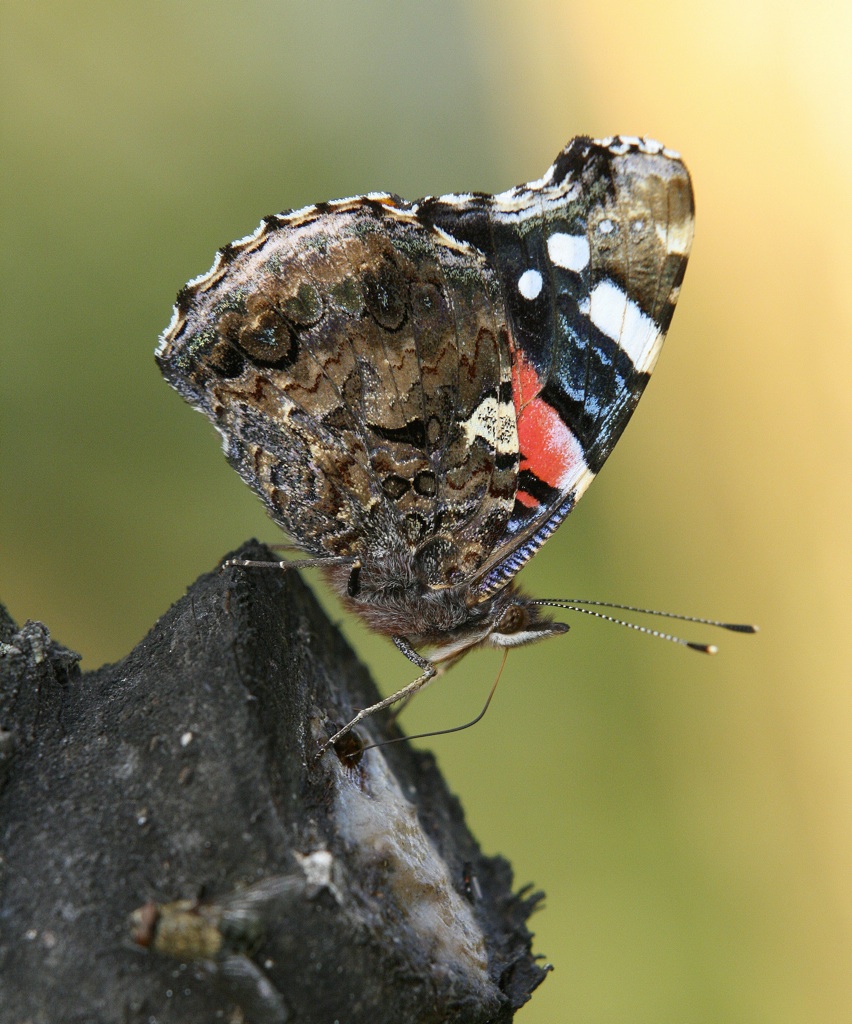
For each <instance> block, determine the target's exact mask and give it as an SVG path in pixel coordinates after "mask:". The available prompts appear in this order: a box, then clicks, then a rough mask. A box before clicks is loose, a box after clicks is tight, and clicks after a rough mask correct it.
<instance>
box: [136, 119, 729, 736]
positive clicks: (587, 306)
mask: <svg viewBox="0 0 852 1024" xmlns="http://www.w3.org/2000/svg"><path fill="white" fill-rule="evenodd" d="M693 212H694V206H693V196H692V188H691V184H690V178H689V174H688V172H687V170H686V167H685V166H684V164H683V162H682V161H681V159H680V157H679V155H678V154H677V153H675V152H673V151H672V150H670V149H667V148H665V147H664V146H663V145H662V144H660V143H658V142H654V141H652V140H650V139H639V138H634V137H627V136H616V137H613V138H607V139H598V140H593V139H590V138H575V139H573V140H572V141H571V142H570V143H569V144H568V145H567V146H566V147H565V148H564V149H563V150H562V152H561V153H560V154H559V155H558V156H557V158H556V160H555V161H554V163H553V164H552V166H551V167H550V168H548V170H547V171H546V172H545V174H544V175H543V176H542V177H541V178H540V179H539V180H537V181H532V182H528V183H527V184H524V185H519V186H517V187H516V188H512V189H510V190H508V191H506V192H502V193H499V194H497V195H488V194H485V193H479V192H473V193H462V194H449V195H443V196H429V197H426V198H424V199H420V200H417V201H415V202H407V201H405V200H403V199H401V198H399V197H398V196H395V195H391V194H389V193H385V192H372V193H369V194H367V195H363V196H358V197H355V198H349V199H340V200H334V201H331V202H325V203H318V204H315V205H311V206H307V207H305V208H303V209H299V210H293V211H289V212H286V213H280V214H276V215H274V216H271V217H267V218H265V219H264V220H263V221H262V222H261V224H260V226H259V227H258V229H257V230H256V231H255V232H254V233H253V234H252V235H249V236H247V237H246V238H243V239H241V240H239V241H237V242H234V243H232V244H231V245H227V246H225V247H224V248H223V249H221V250H220V251H219V253H218V254H217V257H216V262H215V263H214V265H213V267H212V268H211V270H210V271H209V272H208V273H207V274H205V275H203V276H202V277H199V278H196V279H195V280H194V281H191V282H190V283H189V284H188V285H187V286H186V287H185V288H184V289H183V290H182V291H181V292H180V293H179V295H178V298H177V303H176V305H175V310H174V315H173V318H172V322H171V324H170V325H169V327H168V329H167V330H166V331H165V332H164V334H163V336H162V338H161V342H160V346H159V348H158V349H157V353H156V358H157V361H158V363H159V365H160V368H161V370H162V372H163V374H164V376H165V378H166V380H167V381H168V382H169V383H170V384H171V385H172V386H173V387H175V388H176V389H177V391H179V392H180V394H181V395H183V397H184V398H186V399H187V400H188V401H189V402H190V403H191V404H192V405H193V406H195V407H196V408H197V409H199V410H201V411H202V412H204V413H205V414H206V415H207V416H208V417H209V418H210V419H211V420H212V422H213V424H214V426H215V427H216V429H217V430H218V431H219V433H220V434H221V436H222V440H223V447H224V450H225V454H226V456H227V458H228V460H229V462H230V463H231V465H233V466H234V468H235V469H236V470H237V472H238V473H239V474H240V475H241V476H242V477H243V479H244V480H245V481H246V482H247V483H248V484H249V485H250V486H251V487H252V488H253V489H254V490H255V491H256V492H257V494H258V495H259V496H260V497H261V499H262V500H263V502H264V504H265V506H266V509H267V511H268V512H269V514H270V516H271V517H272V519H273V520H274V521H275V522H276V523H277V524H278V525H279V526H280V527H281V528H282V529H283V530H284V531H285V532H286V533H287V534H288V535H289V536H290V537H291V538H292V539H293V541H294V542H295V543H296V545H297V546H298V547H299V548H300V549H301V550H302V551H303V552H305V553H306V555H307V556H308V557H307V558H305V559H302V560H300V561H296V562H289V563H287V562H284V563H280V564H281V565H282V567H283V566H287V565H290V566H293V565H296V566H306V565H315V566H319V567H320V568H321V569H322V571H323V572H324V575H325V577H326V578H327V580H328V582H329V583H330V585H331V587H332V588H333V589H334V591H335V592H336V593H337V594H338V595H339V597H340V598H341V600H342V601H343V603H344V605H345V606H346V607H347V608H348V609H349V610H351V611H352V612H354V613H356V614H357V615H360V616H361V618H362V619H363V620H364V621H365V622H366V623H367V624H368V625H369V626H370V627H371V628H372V629H374V630H376V631H378V632H379V633H382V634H385V635H387V636H389V637H390V638H391V639H392V640H393V642H394V644H395V645H396V646H397V648H398V649H399V650H400V651H401V652H402V653H403V654H404V655H405V656H406V657H407V658H408V659H409V660H410V661H411V662H413V664H414V665H415V666H417V668H418V669H419V673H420V674H419V675H418V676H417V678H416V679H415V680H413V681H412V682H411V683H409V684H408V685H406V686H405V687H403V688H402V689H400V690H399V691H398V692H397V693H395V694H393V695H392V696H391V697H389V698H387V699H385V700H383V701H381V702H380V703H378V704H375V705H373V706H372V707H370V708H367V709H364V710H363V711H362V712H359V714H358V715H357V716H356V717H355V718H354V719H353V720H352V721H351V722H349V723H348V724H347V725H346V726H344V727H343V728H342V729H339V730H338V731H337V732H336V733H335V735H334V736H332V737H331V739H330V741H329V742H333V741H336V740H338V739H339V738H340V737H341V736H342V735H343V734H344V733H346V732H347V731H348V730H349V729H351V728H352V726H353V725H355V724H356V723H357V722H359V721H361V720H362V719H363V718H365V717H366V716H367V715H369V714H372V713H373V712H374V711H377V710H379V709H380V708H383V707H387V706H389V705H390V704H392V703H395V702H396V701H399V700H402V699H404V698H407V697H410V696H411V695H412V694H414V693H415V692H416V691H417V690H418V689H420V688H421V687H422V686H423V685H425V684H426V683H427V682H428V681H429V680H430V679H432V678H433V677H434V676H435V675H436V674H437V673H438V672H439V671H443V670H444V669H445V668H446V667H448V666H449V665H451V664H452V663H454V662H456V661H457V660H458V659H459V658H461V657H462V656H463V655H464V654H466V653H467V652H468V651H469V650H471V649H472V648H475V647H478V646H492V647H498V648H504V649H505V648H510V647H516V646H520V645H522V644H527V643H531V642H533V641H536V640H541V639H544V638H545V637H551V636H555V635H558V634H561V633H564V632H565V631H566V630H567V629H568V626H567V625H566V624H564V623H560V622H555V621H553V620H552V618H551V617H550V616H549V615H548V614H546V613H545V612H544V611H543V610H542V609H543V607H544V605H546V604H550V605H554V606H560V602H544V601H537V600H535V599H532V598H529V597H527V596H525V595H524V594H523V593H522V592H521V591H520V590H519V589H518V587H517V585H516V583H515V576H516V575H517V573H518V571H519V570H520V569H521V568H522V567H523V566H524V565H525V564H526V562H527V561H528V560H529V559H530V558H531V557H532V556H533V555H534V554H535V553H536V552H537V551H538V550H539V548H540V547H541V546H542V545H543V544H544V542H545V541H546V540H547V539H548V538H549V537H550V536H551V535H552V534H553V532H554V531H555V530H556V528H557V527H558V526H559V524H560V523H561V522H562V521H563V520H564V519H565V517H566V516H567V515H568V514H569V513H570V512H571V510H572V509H573V508H574V506H575V504H576V503H577V501H578V500H579V499H580V497H581V496H582V495H583V493H584V492H585V490H586V488H587V487H588V486H589V484H590V483H591V482H592V480H593V479H594V478H595V476H596V475H597V474H598V472H599V471H600V469H601V467H602V465H603V463H604V462H605V461H606V458H607V456H608V455H609V453H610V452H611V451H612V449H613V447H614V445H615V444H616V442H617V441H618V439H619V437H620V436H621V433H622V431H623V430H624V428H625V426H626V424H627V421H628V420H629V418H630V416H631V414H632V412H633V410H634V409H635V407H636V404H637V402H638V401H639V398H640V397H641V395H642V392H643V391H644V390H645V386H646V385H647V383H648V380H649V378H650V375H651V372H652V371H653V369H654V365H655V363H656V361H657V357H658V355H659V352H660V348H661V346H662V344H663V340H664V338H665V335H666V332H667V330H668V328H669V324H670V323H671V319H672V314H673V313H674V308H675V304H676V302H677V299H678V295H679V293H680V287H681V282H682V281H683V276H684V272H685V269H686V263H687V258H688V256H689V251H690V245H691V242H692V236H693ZM241 564H246V565H250V564H254V563H241ZM259 564H262V565H265V564H269V563H259ZM272 564H276V565H277V564H279V563H272ZM585 603H586V604H591V603H594V602H585ZM610 607H620V606H610ZM698 621H701V620H698ZM635 628H639V627H635ZM689 646H695V647H698V648H699V649H705V650H709V649H710V648H708V647H705V646H704V645H689Z"/></svg>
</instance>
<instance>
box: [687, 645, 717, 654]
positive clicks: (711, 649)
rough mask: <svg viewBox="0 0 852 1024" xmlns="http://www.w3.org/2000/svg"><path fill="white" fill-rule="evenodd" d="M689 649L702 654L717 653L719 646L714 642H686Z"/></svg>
mask: <svg viewBox="0 0 852 1024" xmlns="http://www.w3.org/2000/svg"><path fill="white" fill-rule="evenodd" d="M686 646H687V647H688V648H689V649H690V650H691V651H700V652H701V653H702V654H718V653H719V648H718V647H717V646H716V645H715V644H687V645H686Z"/></svg>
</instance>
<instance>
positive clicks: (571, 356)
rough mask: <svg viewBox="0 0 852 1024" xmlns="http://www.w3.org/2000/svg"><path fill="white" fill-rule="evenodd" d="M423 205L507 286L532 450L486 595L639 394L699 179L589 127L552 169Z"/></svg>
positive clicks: (523, 436)
mask: <svg viewBox="0 0 852 1024" xmlns="http://www.w3.org/2000/svg"><path fill="white" fill-rule="evenodd" d="M420 214H421V216H422V217H423V219H424V220H426V221H428V222H429V223H433V224H435V225H438V226H440V227H441V228H443V229H444V230H446V231H447V232H448V233H449V234H451V235H452V236H454V237H456V238H459V239H462V240H464V241H467V242H470V243H471V244H473V245H475V246H476V247H477V248H478V249H479V251H481V252H482V253H483V254H484V255H485V256H486V257H487V258H488V260H489V261H490V262H491V263H492V265H493V267H494V268H495V270H496V272H497V274H498V277H499V279H500V283H501V288H502V290H503V293H504V295H505V302H506V311H507V318H508V322H509V328H510V333H511V347H512V359H513V397H514V402H515V407H516V411H517V431H518V439H519V445H520V455H521V462H520V471H519V475H518V488H517V492H516V495H515V503H514V507H513V510H512V513H511V515H510V517H509V519H508V521H507V524H506V529H505V531H504V533H503V534H502V535H501V537H500V538H499V539H498V542H497V545H496V547H495V549H494V552H493V554H492V555H491V556H490V557H489V558H487V559H486V560H485V562H484V563H483V565H482V566H481V567H480V570H479V572H478V574H477V581H476V584H475V591H476V593H477V594H478V596H480V597H482V598H484V597H486V596H488V595H489V594H491V593H493V592H494V591H495V590H497V589H499V588H500V587H502V586H503V585H505V583H506V581H507V580H508V579H510V578H511V577H512V576H513V575H514V574H515V573H516V572H517V571H518V569H519V568H520V567H521V566H522V565H523V564H524V563H525V562H526V561H527V560H528V559H529V558H530V557H531V555H532V554H533V553H534V552H535V551H536V550H537V549H538V548H539V547H540V546H541V544H543V543H544V541H545V540H546V539H547V538H548V537H549V536H550V535H551V534H552V533H553V531H554V530H555V529H556V527H557V526H558V525H559V523H560V522H561V521H562V520H563V519H564V518H565V516H566V515H567V514H568V513H569V512H570V511H571V509H572V508H573V507H574V504H575V503H576V502H577V500H578V499H579V498H580V497H581V495H582V494H583V492H584V491H585V490H586V488H587V487H588V485H589V484H590V483H591V481H592V480H593V479H594V477H595V475H596V474H597V473H598V472H599V470H600V468H601V466H602V465H603V463H604V461H605V460H606V458H607V456H608V455H609V453H610V452H611V451H612V448H613V447H614V445H615V443H616V441H617V440H618V438H619V437H620V435H621V432H622V431H623V430H624V427H625V426H626V424H627V421H628V420H629V418H630V415H631V414H632V412H633V410H634V408H635V407H636V403H637V402H638V401H639V398H640V397H641V395H642V392H643V391H644V389H645V385H646V384H647V382H648V379H649V377H650V374H651V371H652V370H653V368H654V364H655V363H656V360H657V356H658V354H659V351H660V347H661V345H662V342H663V339H664V338H665V334H666V331H667V330H668V327H669V324H670V322H671V318H672V314H673V312H674V306H675V303H676V301H677V297H678V293H679V290H680V284H681V281H682V280H683V275H684V271H685V268H686V261H687V257H688V255H689V248H690V244H691V241H692V232H693V200H692V190H691V186H690V181H689V175H688V172H687V171H686V168H685V167H684V165H683V163H682V162H681V161H680V159H679V157H678V155H677V154H675V153H672V152H671V151H669V150H666V149H664V148H663V147H662V146H661V145H660V144H659V143H656V142H652V141H650V140H640V139H633V138H622V137H616V138H615V139H605V140H601V141H593V140H591V139H584V138H578V139H574V140H573V141H572V142H571V143H570V144H569V145H568V146H567V147H566V149H565V150H564V151H563V152H562V153H561V154H560V155H559V157H558V158H557V160H556V161H555V163H554V164H553V166H552V167H551V168H550V169H549V170H548V171H547V173H546V174H545V175H544V177H543V178H542V179H541V180H540V181H537V182H531V183H529V184H527V185H522V186H519V187H518V188H516V189H512V190H510V191H509V192H505V193H502V194H500V195H497V196H470V197H466V200H465V202H464V203H463V204H460V203H459V202H458V198H457V197H452V196H447V197H441V198H438V199H434V200H428V201H426V202H424V204H422V206H421V209H420Z"/></svg>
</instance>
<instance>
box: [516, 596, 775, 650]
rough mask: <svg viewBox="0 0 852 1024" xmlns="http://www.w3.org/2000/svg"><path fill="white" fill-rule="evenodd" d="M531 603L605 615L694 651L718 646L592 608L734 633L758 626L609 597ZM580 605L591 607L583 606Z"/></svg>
mask: <svg viewBox="0 0 852 1024" xmlns="http://www.w3.org/2000/svg"><path fill="white" fill-rule="evenodd" d="M531 604H537V605H543V606H545V607H548V608H564V609H565V610H566V611H569V612H579V613H580V614H581V615H591V616H592V617H593V618H596V619H603V620H604V621H605V622H613V623H615V625H617V626H625V627H626V628H627V629H635V630H636V632H637V633H645V634H646V635H647V636H655V637H657V638H658V639H659V640H668V641H669V642H670V643H673V644H680V646H681V647H688V648H689V649H690V650H692V651H700V652H701V653H702V654H716V653H717V651H718V648H717V647H716V645H715V644H699V643H694V642H692V641H691V640H684V639H683V638H682V637H679V636H673V635H672V634H671V633H663V632H662V631H661V630H659V629H649V628H648V627H647V626H639V625H637V624H636V623H635V622H627V621H626V620H625V619H617V618H615V617H614V616H612V615H606V614H604V613H603V612H597V611H593V610H592V608H615V609H618V610H619V611H626V612H636V614H638V615H658V616H660V617H661V618H664V619H679V620H680V621H682V622H693V623H696V624H698V625H702V626H716V627H717V628H718V629H728V630H731V631H732V632H734V633H756V632H757V626H750V625H744V624H740V623H734V622H718V621H717V620H716V619H701V618H698V617H697V616H694V615H677V614H676V613H674V612H660V611H656V610H654V609H651V608H635V607H633V605H628V604H614V603H612V602H610V601H585V600H582V599H580V598H566V599H562V600H553V601H551V600H538V601H532V602H531ZM581 605H589V606H591V607H588V608H582V607H580V606H581Z"/></svg>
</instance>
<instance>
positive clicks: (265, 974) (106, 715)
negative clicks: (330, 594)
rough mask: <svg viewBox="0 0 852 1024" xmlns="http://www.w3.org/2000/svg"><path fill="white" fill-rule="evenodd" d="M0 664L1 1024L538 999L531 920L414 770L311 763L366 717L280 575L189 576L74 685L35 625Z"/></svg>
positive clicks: (486, 1014)
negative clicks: (125, 643)
mask: <svg viewBox="0 0 852 1024" xmlns="http://www.w3.org/2000/svg"><path fill="white" fill-rule="evenodd" d="M238 554H239V556H240V557H248V558H268V557H270V555H269V553H268V552H267V551H266V549H263V548H261V547H260V546H259V545H257V544H256V543H255V544H248V545H246V546H245V547H244V548H243V549H242V550H241V551H240V552H239V553H238ZM0 641H2V644H0V854H2V861H0V977H1V978H2V982H0V1021H2V1022H3V1024H7V1022H8V1024H24V1022H27V1024H55V1022H57V1021H62V1022H64V1024H72V1022H77V1021H79V1022H83V1021H85V1022H87V1024H92V1022H115V1024H135V1022H139V1024H142V1022H145V1024H148V1022H151V1021H156V1022H158V1024H166V1022H181V1024H191V1022H192V1024H194V1022H198V1024H210V1022H211V1021H217V1020H219V1021H228V1022H237V1021H244V1022H254V1024H271V1022H273V1021H274V1022H280V1021H283V1020H284V1019H285V1018H286V1019H290V1020H292V1021H294V1022H305V1024H310V1022H313V1021H316V1022H324V1024H327V1022H331V1021H334V1020H335V1019H338V1020H340V1021H341V1024H342V1022H344V1021H345V1022H348V1024H358V1022H362V1021H363V1022H369V1024H383V1022H388V1024H390V1022H393V1024H401V1022H406V1024H408V1022H412V1024H413V1022H421V1021H422V1022H445V1021H452V1022H459V1024H461V1022H484V1021H509V1020H511V1018H512V1016H513V1014H514V1011H515V1010H516V1009H517V1008H518V1007H519V1006H521V1005H522V1004H523V1003H524V1002H526V1000H527V999H528V998H529V995H530V993H531V992H532V990H533V989H534V988H535V987H536V986H537V985H538V984H540V982H541V981H542V979H543V978H544V975H545V970H544V969H543V968H542V967H540V966H538V964H537V963H536V962H535V960H534V958H533V956H532V954H531V952H530V943H531V935H530V932H529V931H528V930H527V927H526V923H525V922H526V919H527V918H528V916H529V914H530V913H531V911H532V910H533V908H534V907H535V905H536V903H537V902H538V900H539V898H540V894H539V893H535V894H533V895H526V896H525V895H523V894H514V893H513V892H512V888H511V885H512V873H511V870H510V867H509V865H508V864H507V862H506V861H504V860H502V859H501V858H499V857H495V858H487V857H484V856H483V855H482V854H481V852H480V850H479V847H478V846H477V844H476V841H475V840H474V839H473V837H472V836H471V835H470V834H469V833H468V831H467V830H466V828H465V825H464V817H463V814H462V810H461V807H460V805H459V803H458V801H457V800H456V799H455V798H454V797H453V796H452V795H451V794H450V793H449V792H448V791H447V789H446V786H445V785H444V782H443V780H442V779H441V776H440V775H439V773H438V771H437V769H436V767H435V763H434V760H433V758H432V757H431V756H430V755H429V754H425V753H420V752H418V751H415V750H413V749H411V748H410V747H409V746H408V744H406V743H399V744H394V745H392V746H390V747H385V748H383V749H381V750H370V751H366V752H364V753H363V755H362V756H361V757H360V760H358V752H357V750H353V752H352V755H351V756H346V754H345V752H343V751H341V752H340V754H336V753H335V751H333V750H332V751H329V752H327V753H326V754H325V755H323V756H322V757H321V758H317V751H318V750H319V747H320V744H321V742H322V741H323V740H324V739H325V738H326V737H327V736H328V735H329V734H330V730H331V728H332V725H333V724H334V723H337V724H342V723H343V722H345V721H347V720H348V719H349V717H350V716H351V715H352V709H353V707H354V708H357V707H363V706H366V705H368V704H371V703H373V702H374V701H375V700H376V699H377V695H376V691H375V688H374V685H373V683H372V681H371V680H370V678H369V676H368V674H367V672H366V671H365V670H364V668H363V667H362V666H361V665H360V664H359V663H358V661H357V659H356V658H355V656H354V654H353V652H352V651H351V649H350V648H349V647H348V646H347V644H346V642H345V641H344V640H343V638H342V637H341V636H340V634H339V633H338V632H337V631H336V630H335V629H334V628H333V627H332V625H331V624H330V623H329V622H328V620H327V619H326V618H325V616H324V614H323V612H322V611H321V610H320V608H319V606H318V605H317V604H316V602H315V600H314V598H313V596H312V594H311V593H310V591H308V590H307V588H306V587H305V585H304V584H303V583H302V581H301V579H300V578H299V577H298V575H297V574H296V573H286V574H285V573H280V572H275V571H263V570H256V571H253V572H248V571H244V570H237V569H228V570H226V571H225V572H219V571H216V572H213V573H210V574H208V575H206V576H203V577H201V578H200V579H199V580H198V581H197V582H196V583H195V584H194V585H193V586H192V587H191V589H190V590H189V592H188V593H187V595H186V596H185V597H184V598H183V599H182V600H181V601H179V602H178V603H177V604H176V605H174V606H173V607H172V608H171V609H170V610H169V611H168V612H167V613H166V615H164V616H163V618H162V619H161V620H160V622H159V623H158V624H157V625H156V626H155V627H154V629H153V630H152V631H151V633H150V634H149V635H148V636H147V637H146V638H145V640H143V642H142V643H141V644H140V645H139V646H138V647H137V648H136V650H134V651H133V652H132V653H131V654H129V655H128V656H127V657H126V658H125V659H124V660H123V661H122V662H120V663H119V664H117V665H108V666H105V667H104V668H102V669H100V670H98V671H97V672H92V673H88V674H86V675H81V673H80V671H79V669H78V667H77V661H78V657H77V655H75V654H73V653H72V652H71V651H68V650H66V649H65V648H63V647H61V646H59V645H58V644H56V643H54V642H53V641H51V639H50V636H49V634H48V631H47V629H46V628H45V627H44V626H43V625H41V624H40V623H33V622H29V623H27V624H26V625H25V626H24V627H23V629H20V630H18V629H17V628H16V627H15V625H14V623H13V622H12V621H11V620H10V619H9V617H8V616H7V615H5V612H3V613H2V616H0ZM396 734H397V733H396V731H395V727H391V726H388V724H387V720H386V719H385V718H384V717H382V716H379V717H377V718H373V719H370V720H369V721H368V722H366V723H364V728H363V729H361V730H360V735H361V738H362V739H363V740H364V741H374V740H381V739H385V738H387V737H388V736H389V735H396ZM356 762H357V763H356ZM176 900H183V901H184V902H182V903H175V902H173V901H176ZM140 908H141V909H140ZM134 910H138V913H137V916H136V918H135V923H134V924H133V925H132V926H131V925H130V924H129V923H128V918H129V915H131V913H132V912H133V911H134ZM133 930H135V935H136V938H137V940H142V941H146V942H149V943H150V945H151V948H150V949H148V950H145V949H143V948H141V947H140V946H138V945H135V944H134V942H133V941H132V938H131V935H132V931H133ZM169 952H171V954H172V955H168V954H169Z"/></svg>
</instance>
